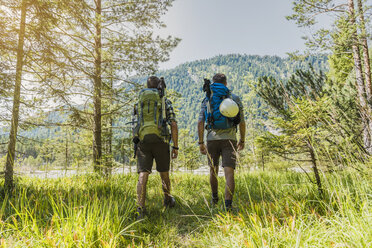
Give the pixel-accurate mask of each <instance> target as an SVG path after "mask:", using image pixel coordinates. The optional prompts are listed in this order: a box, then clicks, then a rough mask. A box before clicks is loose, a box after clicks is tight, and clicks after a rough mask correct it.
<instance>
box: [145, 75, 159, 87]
mask: <svg viewBox="0 0 372 248" xmlns="http://www.w3.org/2000/svg"><path fill="white" fill-rule="evenodd" d="M159 84H160V79H159V78H158V77H155V76H151V77H149V78H148V79H147V88H155V89H156V88H158V86H159Z"/></svg>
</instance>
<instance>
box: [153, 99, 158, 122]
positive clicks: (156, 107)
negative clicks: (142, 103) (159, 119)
mask: <svg viewBox="0 0 372 248" xmlns="http://www.w3.org/2000/svg"><path fill="white" fill-rule="evenodd" d="M157 112H158V102H157V101H155V103H154V123H155V124H157V123H156V113H157Z"/></svg>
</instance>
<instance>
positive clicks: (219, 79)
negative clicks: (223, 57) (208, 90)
mask: <svg viewBox="0 0 372 248" xmlns="http://www.w3.org/2000/svg"><path fill="white" fill-rule="evenodd" d="M213 82H214V83H220V84H224V85H227V80H226V75H225V74H222V73H217V74H216V75H214V77H213Z"/></svg>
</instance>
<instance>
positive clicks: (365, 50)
mask: <svg viewBox="0 0 372 248" xmlns="http://www.w3.org/2000/svg"><path fill="white" fill-rule="evenodd" d="M358 10H359V11H358V12H359V13H358V14H359V20H360V23H359V25H360V29H361V31H362V35H361V40H362V47H363V58H364V69H365V79H366V93H367V102H368V104H369V105H371V100H372V88H371V62H370V60H369V53H368V42H367V31H366V22H365V20H364V12H363V4H362V0H358Z"/></svg>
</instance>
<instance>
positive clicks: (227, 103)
mask: <svg viewBox="0 0 372 248" xmlns="http://www.w3.org/2000/svg"><path fill="white" fill-rule="evenodd" d="M220 112H221V114H222V115H223V116H225V117H229V118H233V117H235V116H237V115H238V113H239V106H238V104H237V103H236V102H235V101H234V100H232V99H231V98H225V99H224V100H223V101H222V102H221V104H220Z"/></svg>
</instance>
